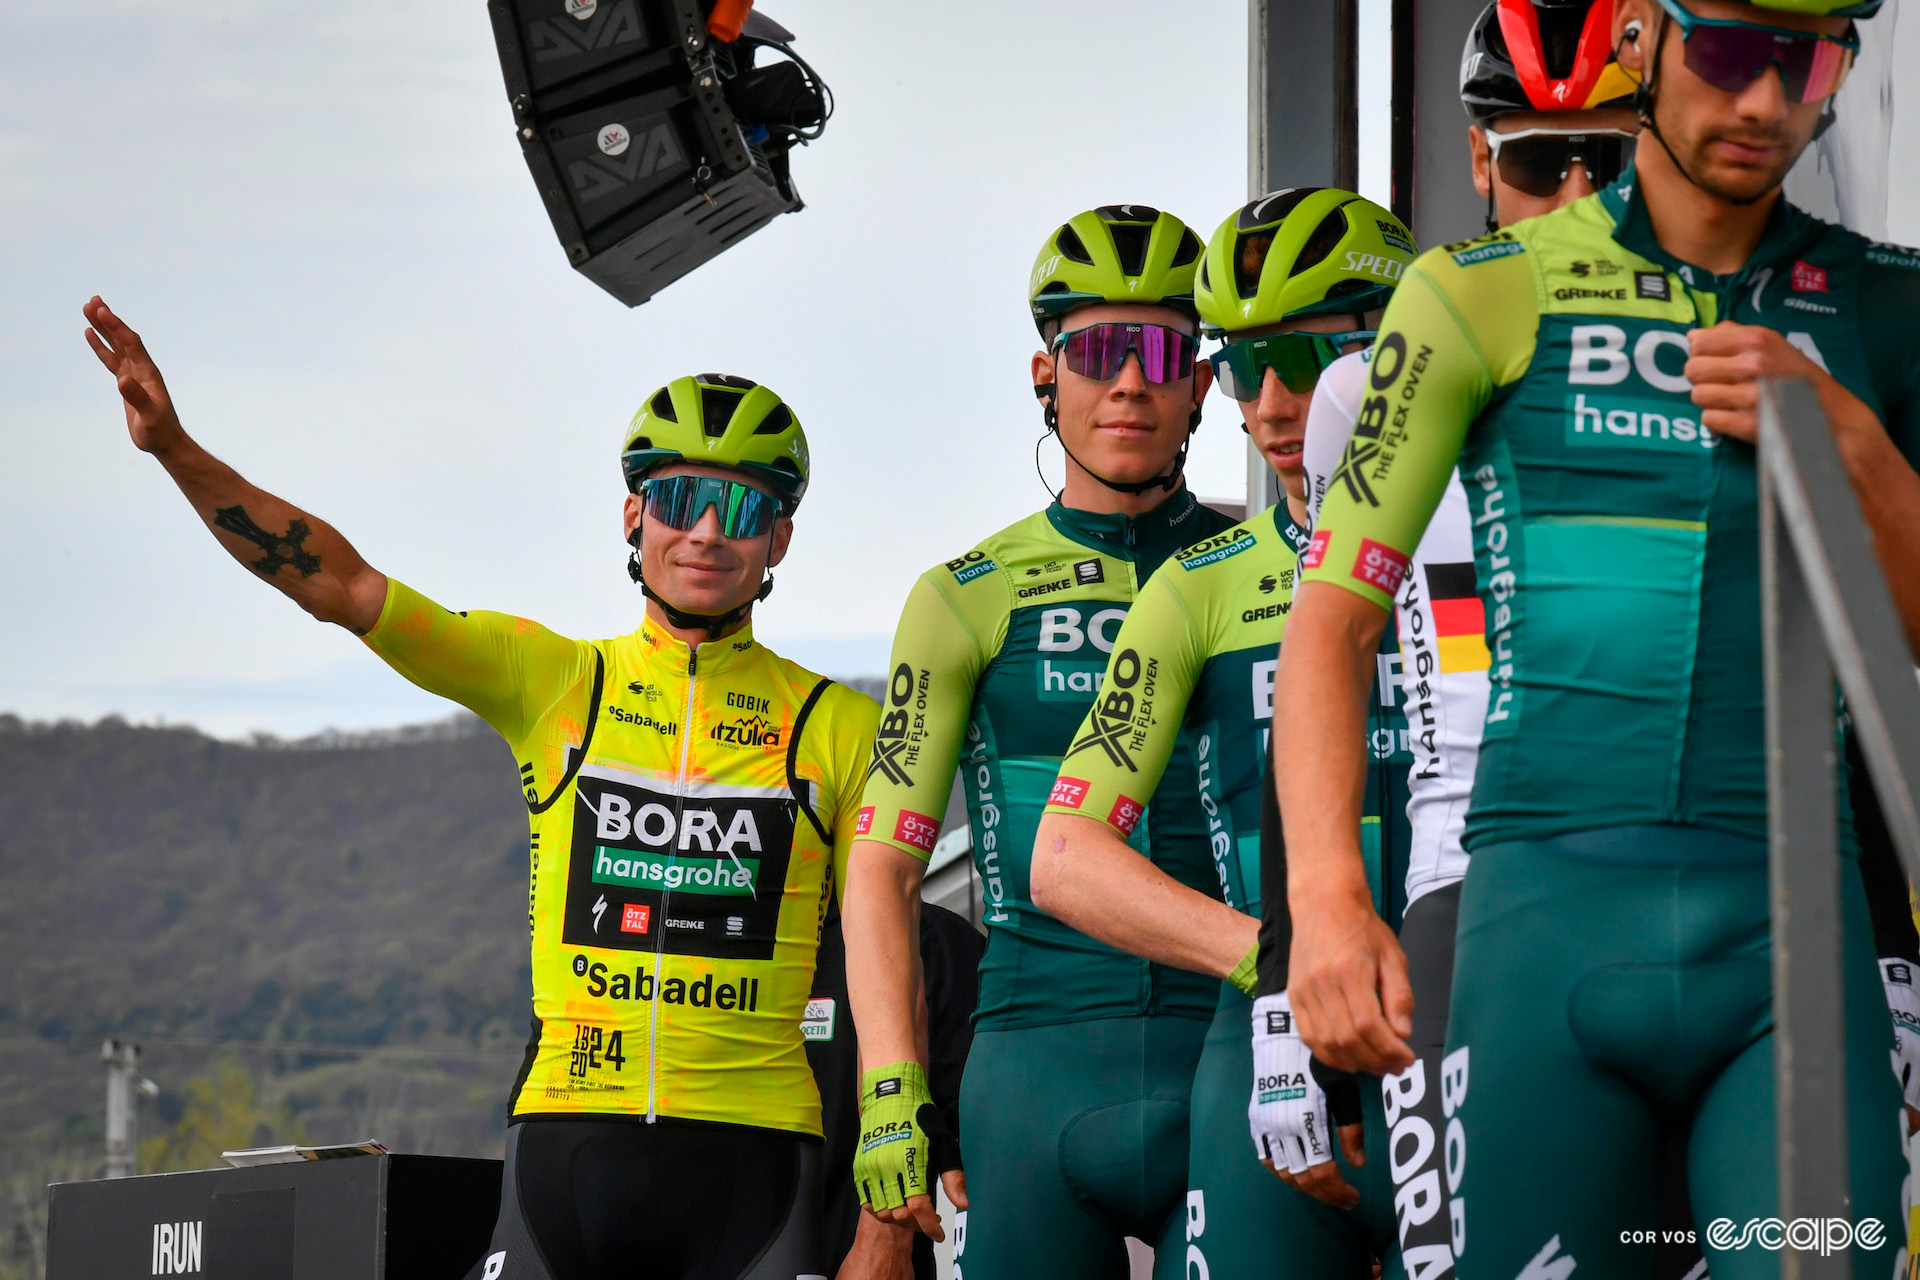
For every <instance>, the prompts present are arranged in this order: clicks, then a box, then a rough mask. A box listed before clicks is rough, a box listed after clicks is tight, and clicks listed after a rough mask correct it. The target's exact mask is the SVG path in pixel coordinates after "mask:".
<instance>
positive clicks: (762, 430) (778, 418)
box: [753, 404, 793, 436]
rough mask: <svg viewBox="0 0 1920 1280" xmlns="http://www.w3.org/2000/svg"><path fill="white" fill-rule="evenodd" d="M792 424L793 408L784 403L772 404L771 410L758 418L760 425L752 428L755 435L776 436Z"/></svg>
mask: <svg viewBox="0 0 1920 1280" xmlns="http://www.w3.org/2000/svg"><path fill="white" fill-rule="evenodd" d="M792 425H793V410H791V409H789V408H787V406H785V405H784V404H777V405H775V406H773V411H772V412H771V413H769V414H768V415H767V416H766V417H764V418H762V419H760V425H759V426H757V427H755V428H754V429H753V434H755V435H757V436H777V435H779V434H780V433H781V432H782V431H785V430H786V429H787V428H788V427H790V426H792Z"/></svg>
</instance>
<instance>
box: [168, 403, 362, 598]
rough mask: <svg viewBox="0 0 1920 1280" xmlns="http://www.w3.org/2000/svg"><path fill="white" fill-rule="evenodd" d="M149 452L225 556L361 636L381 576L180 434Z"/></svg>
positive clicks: (330, 532)
mask: <svg viewBox="0 0 1920 1280" xmlns="http://www.w3.org/2000/svg"><path fill="white" fill-rule="evenodd" d="M171 435H172V438H171V439H169V440H167V441H166V442H165V443H164V444H163V445H161V446H159V447H156V448H154V449H153V450H152V452H153V455H154V456H155V457H156V458H158V459H159V460H160V465H162V466H163V467H165V468H166V469H167V474H168V475H170V476H172V477H173V482H174V483H175V484H177V485H179V486H180V492H181V493H183V494H185V495H186V498H187V501H188V502H190V503H192V504H193V509H194V511H195V512H196V513H197V514H198V515H199V517H200V519H201V520H203V521H204V522H205V523H206V525H207V528H209V529H211V530H212V531H213V536H214V538H215V539H216V540H218V541H219V543H220V545H221V546H222V547H224V548H226V550H227V553H228V554H229V555H231V556H232V557H233V558H234V559H235V560H238V561H239V562H240V563H241V564H243V565H245V566H246V567H247V568H248V569H249V570H251V571H252V572H254V573H255V574H258V575H259V576H260V577H262V578H264V579H266V580H267V581H268V582H269V583H271V584H272V585H273V586H275V587H277V588H279V590H280V591H281V593H282V594H284V595H285V596H287V597H288V598H289V599H291V600H292V601H293V602H294V603H295V604H297V605H299V606H300V607H301V608H302V609H305V610H306V611H307V612H308V613H310V614H312V615H313V616H314V617H316V618H318V619H319V620H320V621H322V622H332V623H336V624H338V625H340V626H343V627H346V628H348V629H349V630H351V631H353V632H354V633H355V634H362V635H363V634H365V633H366V632H367V631H368V630H369V629H371V628H372V626H373V624H374V623H375V622H377V621H379V618H380V610H381V607H382V606H383V605H384V604H385V602H386V598H387V579H386V576H385V575H384V574H382V573H380V572H379V571H378V570H376V569H374V568H372V567H371V566H369V565H368V564H367V562H366V561H365V560H362V559H361V558H360V553H359V552H357V551H355V550H354V549H353V545H352V544H351V543H349V542H348V541H347V540H346V539H345V538H343V537H341V536H340V534H339V532H338V531H336V530H335V529H334V527H333V526H332V525H330V524H328V523H327V522H326V521H324V520H321V519H319V518H317V517H315V516H311V515H308V514H307V513H306V512H304V511H302V510H300V509H299V508H298V507H296V506H294V505H293V504H292V503H290V502H286V501H284V500H283V499H280V498H276V497H274V496H273V495H272V494H270V493H268V492H267V491H266V490H264V489H261V488H260V487H258V486H257V485H253V484H250V483H248V482H247V480H246V479H245V478H244V477H243V476H241V474H240V473H239V472H237V471H235V470H234V469H233V468H232V467H230V466H228V465H227V464H226V463H224V462H222V461H220V460H219V459H218V458H216V457H214V456H213V455H212V454H210V453H208V452H207V451H206V450H205V449H203V448H201V447H200V446H199V444H197V443H196V442H195V441H194V440H193V439H192V438H191V437H190V436H188V435H187V434H186V433H185V432H184V431H176V432H173V433H171Z"/></svg>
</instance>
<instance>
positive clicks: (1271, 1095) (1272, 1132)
mask: <svg viewBox="0 0 1920 1280" xmlns="http://www.w3.org/2000/svg"><path fill="white" fill-rule="evenodd" d="M1312 1056H1313V1055H1312V1054H1310V1053H1308V1052H1307V1046H1306V1045H1304V1044H1302V1043H1301V1041H1300V1033H1299V1030H1298V1028H1297V1027H1296V1026H1295V1025H1294V1020H1293V1006H1292V1004H1291V1003H1290V1002H1289V1001H1288V999H1287V994H1286V993H1285V992H1284V991H1283V992H1281V993H1280V994H1279V995H1271V996H1261V997H1260V998H1259V999H1257V1000H1255V1001H1254V1003H1253V1096H1252V1097H1251V1098H1249V1099H1248V1101H1247V1123H1248V1125H1249V1127H1250V1128H1251V1129H1252V1131H1253V1147H1254V1152H1255V1154H1256V1155H1258V1156H1259V1157H1260V1163H1262V1164H1264V1165H1266V1166H1267V1168H1269V1169H1271V1170H1273V1171H1274V1172H1275V1173H1277V1174H1279V1175H1280V1178H1281V1180H1282V1181H1283V1182H1285V1183H1287V1184H1288V1185H1289V1186H1292V1187H1295V1188H1297V1189H1298V1190H1301V1191H1304V1192H1306V1193H1307V1194H1308V1195H1310V1196H1312V1197H1313V1198H1314V1199H1316V1200H1319V1201H1321V1202H1322V1203H1324V1204H1330V1205H1332V1206H1333V1207H1334V1208H1336V1209H1351V1208H1353V1207H1354V1206H1355V1205H1357V1204H1359V1203H1360V1193H1359V1192H1358V1191H1357V1190H1355V1189H1354V1187H1353V1186H1352V1184H1350V1183H1349V1182H1348V1181H1347V1180H1346V1179H1345V1178H1344V1177H1342V1176H1341V1175H1340V1166H1339V1165H1337V1164H1335V1163H1334V1160H1333V1133H1334V1127H1333V1124H1332V1122H1331V1120H1330V1119H1329V1118H1328V1114H1327V1096H1326V1093H1325V1092H1324V1091H1323V1090H1322V1089H1321V1088H1320V1083H1319V1081H1317V1080H1315V1079H1314V1078H1313V1072H1312V1069H1311V1068H1312ZM1340 1142H1341V1145H1342V1147H1344V1148H1345V1150H1346V1155H1347V1159H1348V1161H1349V1162H1350V1163H1352V1164H1355V1165H1361V1164H1365V1163H1366V1154H1365V1152H1364V1149H1363V1145H1362V1129H1361V1126H1360V1125H1357V1124H1353V1125H1346V1126H1343V1127H1342V1128H1341V1129H1340Z"/></svg>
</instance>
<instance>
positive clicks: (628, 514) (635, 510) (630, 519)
mask: <svg viewBox="0 0 1920 1280" xmlns="http://www.w3.org/2000/svg"><path fill="white" fill-rule="evenodd" d="M639 534H640V495H639V494H637V493H630V494H628V495H627V500H626V501H625V502H624V503H622V504H621V506H620V536H621V537H622V538H623V539H625V541H626V543H627V545H628V546H633V547H637V546H638V545H639V543H638V542H637V541H636V539H637V538H638V537H639Z"/></svg>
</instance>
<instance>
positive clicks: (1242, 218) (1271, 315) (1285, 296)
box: [1193, 187, 1418, 337]
mask: <svg viewBox="0 0 1920 1280" xmlns="http://www.w3.org/2000/svg"><path fill="white" fill-rule="evenodd" d="M1417 252H1418V251H1417V250H1416V249H1415V248H1414V245H1413V234H1412V233H1411V232H1409V231H1408V230H1407V228H1406V226H1405V225H1404V224H1403V223H1402V222H1401V221H1400V219H1398V218H1396V217H1394V216H1393V214H1392V213H1390V212H1389V211H1387V210H1386V209H1383V208H1381V207H1380V206H1379V205H1377V204H1375V203H1374V202H1373V201H1371V200H1369V199H1367V198H1366V197H1365V196H1360V195H1356V194H1354V193H1353V192H1351V191H1342V190H1340V189H1339V188H1337V187H1293V188H1291V189H1289V190H1286V191H1274V192H1269V193H1268V194H1266V195H1264V196H1261V197H1260V198H1259V199H1258V200H1255V201H1253V202H1252V203H1251V204H1248V205H1245V206H1243V207H1241V208H1240V209H1239V210H1238V211H1236V212H1235V213H1233V214H1232V215H1231V216H1229V217H1228V218H1227V220H1226V221H1225V222H1222V223H1221V224H1220V227H1219V229H1218V230H1217V231H1215V232H1214V233H1213V239H1211V240H1209V241H1208V242H1207V252H1206V258H1205V259H1204V261H1202V263H1201V265H1200V274H1199V279H1198V281H1197V282H1196V284H1195V286H1194V291H1193V292H1194V301H1195V302H1196V303H1197V304H1198V307H1199V311H1200V323H1201V325H1202V326H1203V327H1204V328H1205V330H1206V332H1207V333H1208V334H1209V335H1210V336H1213V337H1218V336H1219V335H1220V334H1222V333H1226V332H1229V331H1232V330H1237V329H1253V328H1257V327H1259V326H1261V325H1269V324H1277V323H1279V322H1280V321H1282V320H1289V319H1292V318H1294V317H1296V316H1314V315H1337V314H1340V313H1342V312H1354V313H1356V314H1357V313H1360V312H1366V311H1371V310H1373V309H1374V308H1375V307H1381V306H1385V305H1386V301H1387V297H1388V295H1390V294H1391V293H1392V292H1393V290H1394V286H1396V285H1398V284H1399V283H1400V275H1401V273H1402V272H1404V271H1405V270H1406V269H1407V265H1408V264H1409V263H1411V262H1412V261H1413V259H1414V256H1415V254H1416V253H1417Z"/></svg>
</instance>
